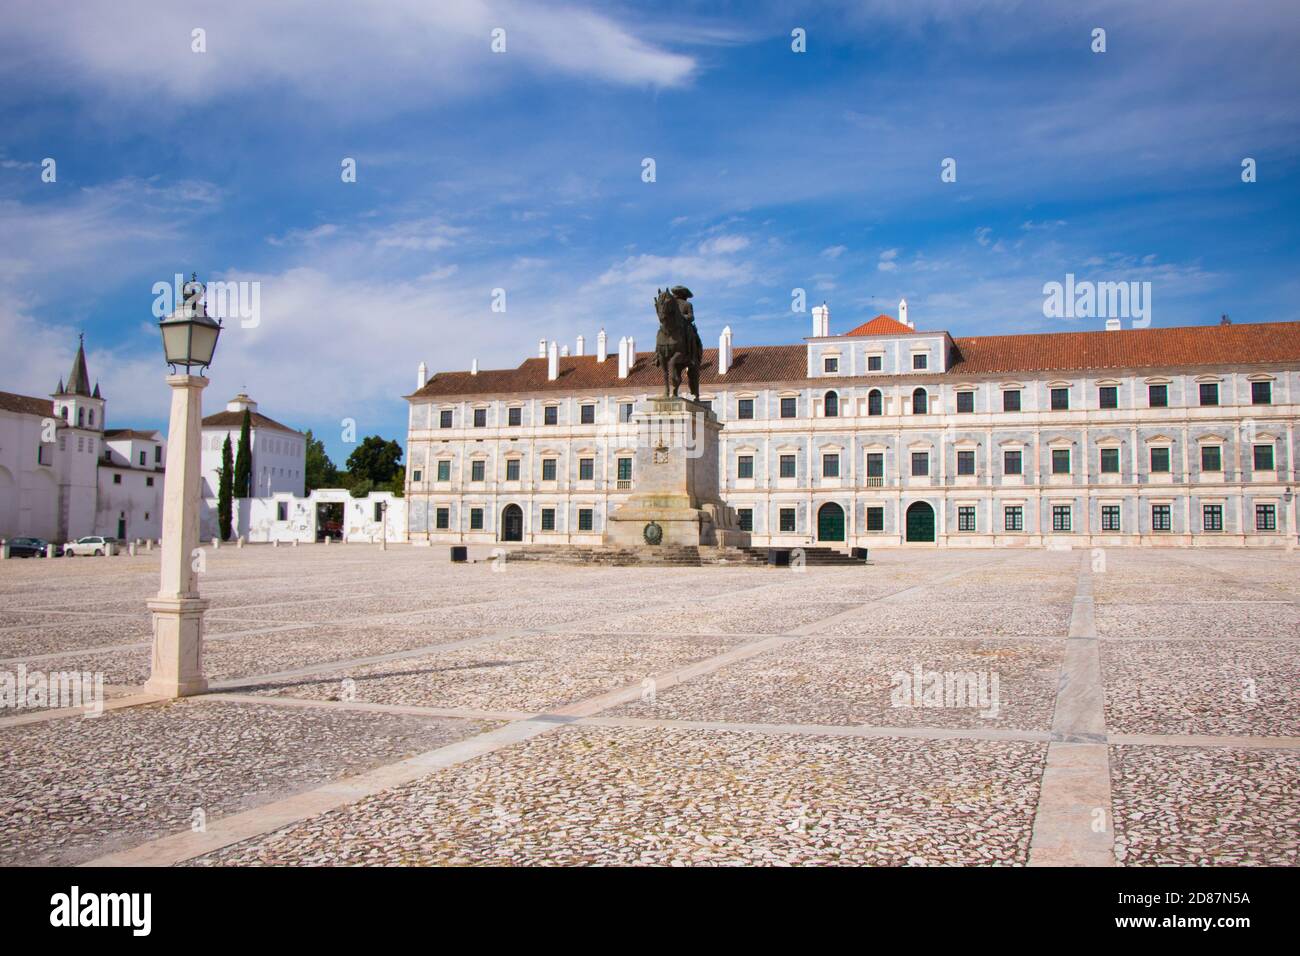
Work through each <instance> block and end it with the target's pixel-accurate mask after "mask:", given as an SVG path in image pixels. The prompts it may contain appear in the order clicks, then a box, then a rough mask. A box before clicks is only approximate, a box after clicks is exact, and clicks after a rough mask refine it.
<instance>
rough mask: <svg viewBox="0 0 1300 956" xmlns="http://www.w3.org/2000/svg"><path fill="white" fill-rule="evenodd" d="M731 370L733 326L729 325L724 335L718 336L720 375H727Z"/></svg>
mask: <svg viewBox="0 0 1300 956" xmlns="http://www.w3.org/2000/svg"><path fill="white" fill-rule="evenodd" d="M729 368H731V326H729V325H728V326H726V327H725V328H724V329H723V330H722V335H720V336H718V374H719V375H726V374H727V369H729Z"/></svg>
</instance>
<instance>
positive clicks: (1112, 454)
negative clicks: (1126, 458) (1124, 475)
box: [1101, 448, 1119, 475]
mask: <svg viewBox="0 0 1300 956" xmlns="http://www.w3.org/2000/svg"><path fill="white" fill-rule="evenodd" d="M1101 473H1102V474H1103V475H1118V474H1119V449H1118V448H1103V449H1102V450H1101Z"/></svg>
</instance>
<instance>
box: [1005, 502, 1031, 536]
mask: <svg viewBox="0 0 1300 956" xmlns="http://www.w3.org/2000/svg"><path fill="white" fill-rule="evenodd" d="M1002 527H1003V529H1004V530H1006V531H1024V530H1025V509H1024V508H1023V507H1021V506H1020V505H1007V506H1006V507H1005V508H1003V509H1002Z"/></svg>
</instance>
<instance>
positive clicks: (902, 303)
mask: <svg viewBox="0 0 1300 956" xmlns="http://www.w3.org/2000/svg"><path fill="white" fill-rule="evenodd" d="M898 321H899V322H902V323H903V324H904V325H906V326H907V327H908V328H909V329H914V328H916V326H914V325H913V324H912V323H911V322H910V321H908V318H907V300H906V299H899V300H898Z"/></svg>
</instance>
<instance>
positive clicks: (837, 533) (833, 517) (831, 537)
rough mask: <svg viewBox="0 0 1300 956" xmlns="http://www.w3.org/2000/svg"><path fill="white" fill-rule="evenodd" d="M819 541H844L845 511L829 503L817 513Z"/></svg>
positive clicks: (831, 502) (833, 503)
mask: <svg viewBox="0 0 1300 956" xmlns="http://www.w3.org/2000/svg"><path fill="white" fill-rule="evenodd" d="M817 540H818V541H843V540H844V509H843V508H841V507H840V506H839V505H837V504H835V502H833V501H828V502H827V503H826V504H824V505H822V506H821V508H819V509H818V511H817Z"/></svg>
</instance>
